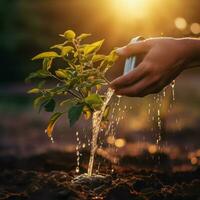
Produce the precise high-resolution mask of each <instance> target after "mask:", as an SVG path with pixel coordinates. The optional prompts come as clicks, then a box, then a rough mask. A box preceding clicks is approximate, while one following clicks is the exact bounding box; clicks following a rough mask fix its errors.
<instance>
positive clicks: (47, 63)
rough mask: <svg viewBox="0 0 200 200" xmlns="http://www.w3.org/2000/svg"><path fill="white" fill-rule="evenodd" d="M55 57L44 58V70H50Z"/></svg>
mask: <svg viewBox="0 0 200 200" xmlns="http://www.w3.org/2000/svg"><path fill="white" fill-rule="evenodd" d="M52 61H53V58H44V60H43V70H44V71H48V70H49V69H50V68H51V65H52Z"/></svg>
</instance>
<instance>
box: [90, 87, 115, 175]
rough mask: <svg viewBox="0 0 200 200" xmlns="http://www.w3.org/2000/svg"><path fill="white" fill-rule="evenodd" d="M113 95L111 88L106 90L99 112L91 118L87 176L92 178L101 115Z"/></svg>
mask: <svg viewBox="0 0 200 200" xmlns="http://www.w3.org/2000/svg"><path fill="white" fill-rule="evenodd" d="M113 94H114V90H113V89H111V88H108V90H107V92H106V95H105V100H104V102H103V105H102V108H101V110H100V111H96V112H95V113H94V114H93V118H92V141H91V151H90V160H89V165H88V175H89V176H92V171H93V165H94V157H95V153H96V150H97V148H98V144H97V140H98V135H99V131H100V126H101V120H102V118H103V113H104V111H105V109H106V106H107V104H108V102H109V101H110V99H111V97H112V96H113Z"/></svg>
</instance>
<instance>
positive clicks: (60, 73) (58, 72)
mask: <svg viewBox="0 0 200 200" xmlns="http://www.w3.org/2000/svg"><path fill="white" fill-rule="evenodd" d="M55 74H56V76H58V77H59V78H64V79H65V78H67V77H68V75H69V74H68V73H67V71H66V70H64V69H58V70H56V71H55Z"/></svg>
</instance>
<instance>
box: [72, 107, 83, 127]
mask: <svg viewBox="0 0 200 200" xmlns="http://www.w3.org/2000/svg"><path fill="white" fill-rule="evenodd" d="M83 107H84V105H82V104H77V105H73V106H72V107H71V108H70V109H69V111H68V119H69V123H70V127H72V126H73V125H74V124H75V123H76V121H78V120H79V118H80V116H81V114H82V112H83Z"/></svg>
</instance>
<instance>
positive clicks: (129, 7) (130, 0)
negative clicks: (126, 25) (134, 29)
mask: <svg viewBox="0 0 200 200" xmlns="http://www.w3.org/2000/svg"><path fill="white" fill-rule="evenodd" d="M111 2H112V6H113V8H114V9H115V11H116V12H117V13H118V15H119V16H121V17H126V18H129V19H130V18H133V17H134V18H142V17H144V16H145V15H146V11H147V9H148V7H149V4H150V3H151V2H152V1H151V0H113V1H111Z"/></svg>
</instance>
